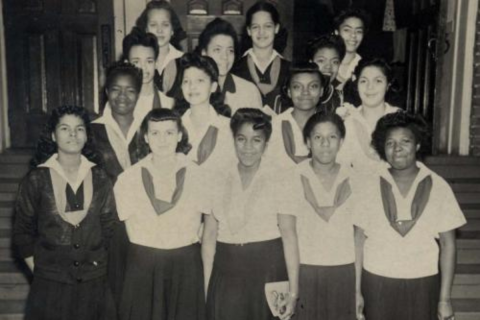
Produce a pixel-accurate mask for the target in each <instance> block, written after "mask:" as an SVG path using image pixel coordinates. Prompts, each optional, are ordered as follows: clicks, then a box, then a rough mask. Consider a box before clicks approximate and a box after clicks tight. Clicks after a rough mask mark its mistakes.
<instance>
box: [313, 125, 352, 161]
mask: <svg viewBox="0 0 480 320" xmlns="http://www.w3.org/2000/svg"><path fill="white" fill-rule="evenodd" d="M342 144H343V139H342V138H341V134H340V131H339V130H338V128H337V126H336V125H335V124H333V123H332V122H321V123H319V124H317V125H316V126H315V128H313V130H312V132H311V133H310V136H309V137H308V139H307V146H308V148H309V149H310V151H311V153H312V158H313V160H314V161H317V162H318V163H321V164H323V165H328V164H332V163H335V160H336V158H337V153H338V150H340V147H341V146H342Z"/></svg>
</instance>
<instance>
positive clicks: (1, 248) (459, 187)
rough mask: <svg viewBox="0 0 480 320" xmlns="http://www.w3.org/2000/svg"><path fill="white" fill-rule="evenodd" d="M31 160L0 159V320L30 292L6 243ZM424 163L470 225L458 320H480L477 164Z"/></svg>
mask: <svg viewBox="0 0 480 320" xmlns="http://www.w3.org/2000/svg"><path fill="white" fill-rule="evenodd" d="M29 159H30V151H29V150H24V151H7V152H5V153H3V154H0V320H13V319H15V320H18V319H22V318H23V317H22V313H23V310H24V306H25V299H26V296H27V294H28V289H29V284H28V283H29V279H28V276H26V274H28V272H26V271H25V267H24V266H23V265H22V263H19V262H18V261H16V260H15V258H14V257H13V253H12V250H11V240H10V239H11V226H12V216H13V202H14V200H15V196H16V191H17V188H18V183H19V182H20V180H21V178H22V177H23V176H24V175H25V173H26V172H27V170H28V165H27V163H28V161H29ZM426 163H427V165H428V166H429V167H430V168H431V169H433V170H434V171H436V172H437V173H439V174H440V175H442V176H443V177H445V178H446V179H447V180H448V181H449V182H450V184H451V186H452V188H453V190H454V192H455V195H456V196H457V199H458V201H459V202H460V204H461V207H462V209H463V211H464V213H465V215H466V216H467V219H468V224H467V225H466V226H464V227H462V228H461V229H460V230H459V231H458V235H457V245H458V256H457V272H456V276H455V281H454V287H453V297H454V307H455V310H456V314H457V316H456V319H457V320H480V159H479V158H468V157H435V158H428V159H427V160H426Z"/></svg>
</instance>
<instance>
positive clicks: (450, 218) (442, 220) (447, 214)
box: [435, 181, 467, 233]
mask: <svg viewBox="0 0 480 320" xmlns="http://www.w3.org/2000/svg"><path fill="white" fill-rule="evenodd" d="M441 182H443V183H439V187H438V188H436V189H437V190H436V192H438V194H437V195H436V196H435V199H438V200H440V201H441V204H440V205H439V206H438V208H439V210H438V212H439V215H440V217H438V219H436V221H437V222H438V224H437V225H436V226H435V229H436V230H435V232H436V233H442V232H447V231H450V230H454V229H457V228H459V227H461V226H463V225H464V224H466V223H467V221H466V219H465V216H464V214H463V212H462V209H461V208H460V206H459V204H458V201H457V199H456V198H455V195H454V194H453V191H452V189H451V188H450V186H449V185H448V184H447V183H446V182H445V181H441Z"/></svg>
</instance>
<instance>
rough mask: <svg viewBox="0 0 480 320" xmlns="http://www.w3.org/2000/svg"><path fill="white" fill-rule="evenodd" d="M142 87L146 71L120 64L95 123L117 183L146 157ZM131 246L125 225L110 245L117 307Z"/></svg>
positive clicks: (108, 83)
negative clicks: (138, 114) (138, 108)
mask: <svg viewBox="0 0 480 320" xmlns="http://www.w3.org/2000/svg"><path fill="white" fill-rule="evenodd" d="M141 88H142V72H141V70H140V69H138V68H137V67H135V66H134V65H132V64H130V63H127V62H118V63H116V64H114V65H112V66H111V67H110V68H109V69H108V70H107V80H106V83H105V92H106V95H107V97H108V102H107V104H106V105H105V108H104V110H103V115H102V116H101V117H100V118H98V119H97V120H95V121H93V123H92V135H93V138H94V140H95V146H96V147H97V149H98V151H99V153H100V154H101V155H102V157H103V161H102V162H103V164H104V168H105V171H106V172H107V174H108V175H109V176H110V178H111V180H112V182H113V183H115V181H116V180H117V177H118V175H119V174H120V173H122V172H123V171H124V170H125V169H127V168H128V167H130V166H131V165H132V164H135V163H136V162H138V161H139V160H140V159H141V158H142V157H143V156H144V154H143V152H142V150H141V147H140V144H139V141H138V139H139V137H138V134H137V130H138V129H139V128H138V127H135V126H134V125H133V123H134V110H135V105H136V103H137V100H138V96H139V94H140V90H141ZM128 243H129V241H128V237H127V233H126V230H125V224H124V223H121V224H120V225H119V226H118V227H117V228H116V229H115V233H114V235H113V237H112V239H111V242H110V246H109V263H108V279H109V282H110V287H111V289H112V292H113V296H114V299H115V302H116V303H117V305H119V303H120V295H121V293H122V284H123V279H124V275H125V264H126V255H127V248H128Z"/></svg>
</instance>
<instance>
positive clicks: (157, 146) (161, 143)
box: [145, 120, 182, 158]
mask: <svg viewBox="0 0 480 320" xmlns="http://www.w3.org/2000/svg"><path fill="white" fill-rule="evenodd" d="M181 139H182V133H181V132H180V131H179V130H178V126H177V123H176V122H175V121H172V120H166V121H149V122H148V131H147V133H146V134H145V141H146V142H147V143H148V146H149V147H150V150H151V151H152V153H153V155H154V156H156V157H160V158H165V157H169V156H173V155H175V153H176V150H177V145H178V143H179V142H180V141H181Z"/></svg>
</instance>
